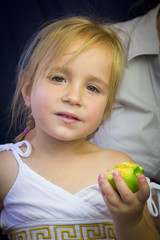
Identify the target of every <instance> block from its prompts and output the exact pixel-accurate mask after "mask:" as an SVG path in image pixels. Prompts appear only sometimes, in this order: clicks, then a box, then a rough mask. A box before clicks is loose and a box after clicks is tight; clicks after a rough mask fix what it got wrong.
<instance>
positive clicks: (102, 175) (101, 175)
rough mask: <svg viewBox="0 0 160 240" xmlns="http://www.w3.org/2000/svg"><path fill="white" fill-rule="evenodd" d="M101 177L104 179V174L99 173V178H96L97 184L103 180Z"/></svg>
mask: <svg viewBox="0 0 160 240" xmlns="http://www.w3.org/2000/svg"><path fill="white" fill-rule="evenodd" d="M103 177H104V174H103V173H101V174H100V175H99V177H98V182H100V181H101V180H102V179H103Z"/></svg>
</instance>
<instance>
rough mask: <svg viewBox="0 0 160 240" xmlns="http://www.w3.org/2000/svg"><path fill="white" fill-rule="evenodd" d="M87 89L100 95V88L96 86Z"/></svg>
mask: <svg viewBox="0 0 160 240" xmlns="http://www.w3.org/2000/svg"><path fill="white" fill-rule="evenodd" d="M87 89H88V90H89V91H90V92H95V93H99V90H98V88H96V87H94V86H87Z"/></svg>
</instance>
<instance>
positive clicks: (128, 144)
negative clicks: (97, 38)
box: [91, 5, 160, 183]
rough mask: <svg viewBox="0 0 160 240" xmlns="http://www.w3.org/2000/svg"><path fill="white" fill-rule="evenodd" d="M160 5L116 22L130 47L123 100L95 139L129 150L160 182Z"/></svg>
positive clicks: (101, 142) (103, 143) (103, 144)
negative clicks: (159, 24) (158, 24)
mask: <svg viewBox="0 0 160 240" xmlns="http://www.w3.org/2000/svg"><path fill="white" fill-rule="evenodd" d="M159 9H160V5H158V6H157V7H156V8H154V9H152V10H151V11H150V12H148V13H147V14H146V15H144V16H141V17H138V18H135V19H133V20H130V21H128V22H122V23H118V24H116V25H115V26H116V27H118V28H120V29H122V30H123V31H125V32H126V33H127V35H126V34H124V33H123V34H122V33H121V34H120V36H121V37H122V40H123V42H124V46H125V47H126V48H127V50H128V52H127V66H126V69H125V74H124V79H123V83H122V88H121V90H120V94H119V99H118V100H119V103H117V105H116V109H115V110H114V111H113V113H112V116H111V120H110V121H108V122H106V123H105V124H104V126H102V127H100V129H99V131H98V133H97V134H96V136H95V140H94V139H93V140H91V141H92V142H94V143H96V144H97V145H99V146H101V147H104V148H109V149H114V150H120V151H123V152H125V153H127V154H128V155H129V156H130V157H131V158H132V159H133V160H134V161H135V162H136V163H137V164H139V165H141V166H142V167H143V168H144V170H145V174H146V176H148V177H150V178H151V179H152V180H154V181H157V182H159V183H160V63H159V62H158V56H159V55H160V54H159V39H158V32H157V15H158V11H159Z"/></svg>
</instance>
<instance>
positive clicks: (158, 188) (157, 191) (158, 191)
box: [146, 178, 160, 217]
mask: <svg viewBox="0 0 160 240" xmlns="http://www.w3.org/2000/svg"><path fill="white" fill-rule="evenodd" d="M146 179H147V181H148V184H149V186H150V196H149V198H148V200H147V206H148V210H149V212H150V214H151V216H153V217H157V216H158V215H160V184H157V183H155V182H151V180H150V179H149V178H146ZM153 195H156V196H157V200H158V207H157V206H156V204H155V202H154V200H153V198H152V196H153ZM158 209H159V212H158Z"/></svg>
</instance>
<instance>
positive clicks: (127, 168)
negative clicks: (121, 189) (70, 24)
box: [106, 161, 144, 193]
mask: <svg viewBox="0 0 160 240" xmlns="http://www.w3.org/2000/svg"><path fill="white" fill-rule="evenodd" d="M117 170H118V171H119V172H120V173H121V175H122V177H123V179H124V180H125V182H126V183H127V185H128V187H129V188H130V189H131V191H132V192H133V193H135V192H137V191H138V190H139V183H138V180H137V177H138V175H139V174H144V170H143V168H142V167H140V166H139V165H138V164H136V163H131V162H128V161H127V162H124V163H121V164H118V165H116V166H115V167H114V169H112V170H111V171H110V172H108V173H107V174H106V176H107V178H108V181H109V182H110V183H111V185H112V186H113V187H114V189H115V190H116V191H118V190H117V187H116V184H115V182H114V179H113V172H114V171H117Z"/></svg>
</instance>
